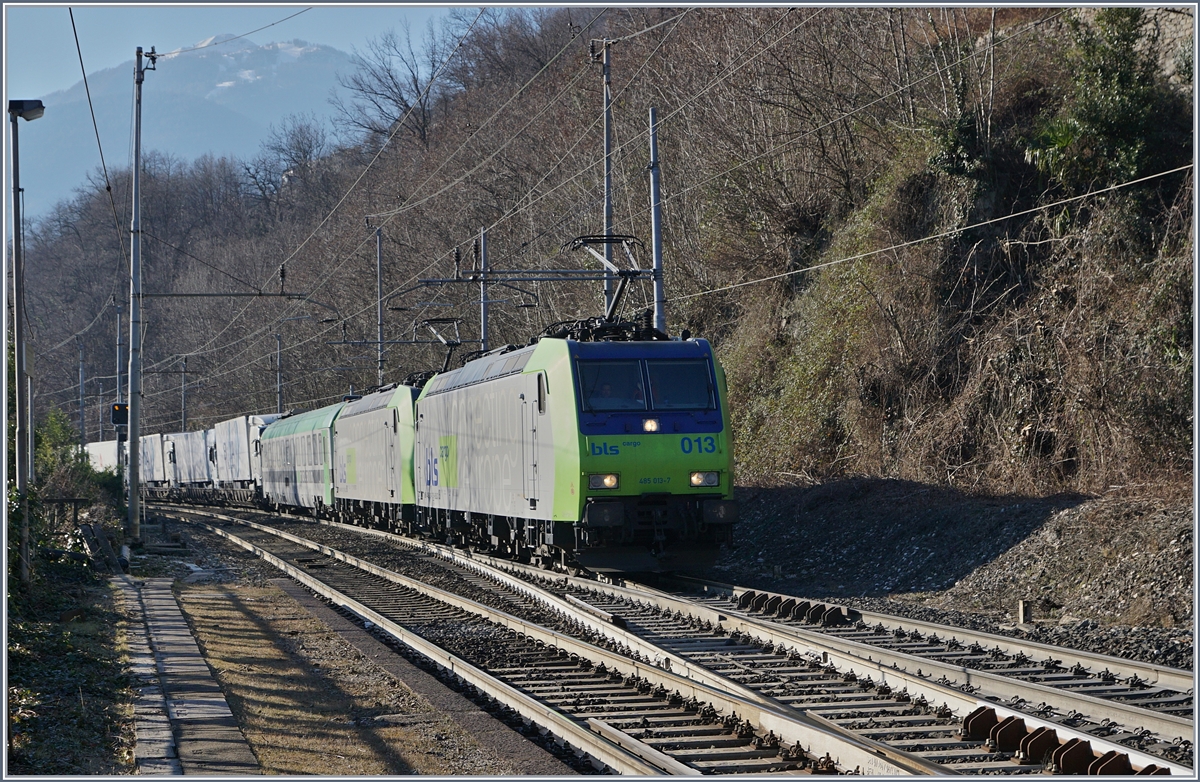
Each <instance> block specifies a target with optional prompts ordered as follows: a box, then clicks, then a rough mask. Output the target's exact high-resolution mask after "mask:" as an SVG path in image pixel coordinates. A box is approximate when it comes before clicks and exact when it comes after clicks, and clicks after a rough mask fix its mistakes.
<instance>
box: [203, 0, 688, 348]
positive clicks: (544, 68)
mask: <svg viewBox="0 0 1200 782" xmlns="http://www.w3.org/2000/svg"><path fill="white" fill-rule="evenodd" d="M603 13H604V12H603V11H601V12H600V13H597V14H596V16H595V17H593V18H592V19H591V21H589V22H588V23H587V24H586V25H584V26H583V28H581V29H582V30H586V29H588V28H589V27H591V26H592V25H593V24H594V23H595V22H596V21H597V20H598V19H599V18H600V17H601V16H602V15H603ZM680 16H682V14H681V15H680ZM478 18H479V17H476V21H478ZM473 24H474V23H473ZM469 33H470V29H468V31H467V33H466V34H464V36H463V39H460V41H459V47H461V45H462V43H463V41H464V40H465V37H466V35H467V34H469ZM576 38H577V36H573V37H572V39H571V40H570V41H568V42H567V43H566V44H564V45H563V46H562V47H560V49H559V50H558V52H556V53H555V55H554V56H553V57H551V58H550V60H549V61H547V62H546V63H545V64H544V65H543V66H542V68H540V69H539V70H538V71H537V73H535V74H534V75H533V76H531V77H530V78H529V79H528V80H526V82H525V83H524V84H522V85H521V87H520V88H518V89H517V90H516V92H514V93H513V94H512V95H511V96H510V97H509V98H508V100H506V101H505V102H504V103H503V104H502V105H501V106H500V107H499V108H498V109H497V110H496V111H495V112H493V113H492V115H491V116H490V117H488V119H487V120H485V121H484V123H482V125H481V126H480V128H479V129H478V130H476V132H475V133H474V134H472V138H474V137H476V136H478V133H479V131H480V130H482V129H483V128H485V127H487V126H488V125H490V124H491V123H492V121H493V120H495V119H496V117H498V116H499V115H500V114H501V113H502V112H503V111H504V110H505V109H506V108H507V107H508V106H509V105H510V104H511V103H512V101H514V100H515V99H516V98H518V97H519V96H520V95H521V94H523V93H524V92H525V90H526V89H527V88H528V87H529V86H530V85H531V84H533V82H534V81H536V80H537V78H538V77H540V76H541V75H542V74H544V73H545V72H546V71H547V69H549V67H550V66H551V65H552V64H553V63H554V62H555V61H556V60H557V59H558V58H559V57H560V56H561V55H562V54H563V53H564V52H566V51H567V50H568V49H569V48H570V47H571V45H572V44H574V42H575V40H576ZM459 47H456V50H457V48H459ZM448 61H449V60H448V59H447V61H446V62H448ZM444 65H445V63H443V66H444ZM441 70H442V69H439V72H440V71H441ZM585 72H586V66H585V67H584V68H582V69H581V70H580V72H579V73H578V74H576V76H575V77H574V78H573V79H572V80H571V82H570V83H569V84H568V85H567V86H566V87H564V88H563V89H562V90H560V91H559V92H558V93H557V94H556V95H555V96H554V97H552V98H551V99H550V100H549V101H548V102H547V103H546V104H545V106H544V107H543V108H542V109H541V110H540V111H539V112H537V114H535V115H534V116H533V117H532V118H531V119H530V120H529V121H528V122H527V123H526V124H525V125H524V126H523V127H522V128H521V129H520V130H518V131H517V132H516V133H514V134H513V135H511V136H510V137H509V138H508V139H507V140H506V141H505V142H504V143H503V144H501V145H500V146H499V147H498V148H497V149H496V150H495V151H493V152H492V154H491V155H489V156H488V157H487V158H485V160H484V161H483V162H481V163H480V164H478V165H476V166H475V167H474V168H472V169H471V170H470V171H468V172H467V173H465V174H463V175H461V176H459V177H458V178H457V179H456V180H455V181H454V182H452V183H451V185H449V186H447V187H443V188H442V189H441V190H439V191H438V192H437V193H435V194H433V195H432V196H429V197H426V198H425V199H422V200H421V202H420V203H424V202H426V201H428V200H429V199H430V198H432V197H435V196H436V195H439V194H441V193H442V192H446V191H447V190H448V189H449V188H450V187H452V186H456V185H457V184H460V183H461V182H463V181H465V180H466V179H467V178H468V177H469V176H470V175H471V174H472V173H474V172H475V171H477V170H478V169H479V168H480V167H482V166H483V165H485V164H486V163H487V162H488V161H490V160H492V159H494V158H495V156H496V155H498V154H499V153H500V152H501V151H502V150H503V149H504V148H505V147H507V146H508V144H510V143H512V141H514V140H515V139H517V138H519V137H520V135H521V134H522V133H524V132H525V130H526V129H527V128H528V127H529V126H530V125H531V124H533V122H534V121H536V120H537V118H538V117H540V116H542V114H544V113H545V112H546V111H548V110H549V109H550V107H551V106H553V105H554V103H555V102H557V101H558V99H559V98H560V97H561V96H562V95H563V94H565V93H566V92H567V91H568V90H569V89H570V87H571V86H573V85H574V84H575V83H576V82H577V81H578V80H579V78H581V77H582V75H583V73H585ZM435 78H436V74H435V76H434V77H431V79H430V82H429V84H428V85H427V86H426V90H428V89H430V88H432V85H433V82H434V79H435ZM471 140H472V139H467V140H466V141H464V142H463V143H462V144H460V145H459V147H458V149H456V150H455V151H454V152H453V153H451V154H450V155H449V156H448V157H447V158H446V159H444V160H443V161H442V163H441V164H440V165H439V166H438V168H437V169H436V170H435V171H434V172H432V173H431V174H429V175H428V176H427V177H426V178H425V180H424V181H423V182H422V183H421V184H420V185H418V186H417V188H415V189H414V191H413V193H412V194H410V196H409V198H410V199H411V198H412V197H413V196H414V195H415V194H416V193H417V192H420V189H421V188H423V187H424V186H425V185H426V184H428V183H429V182H430V181H432V180H433V178H434V177H435V176H436V175H437V173H438V172H440V171H441V169H442V168H443V167H444V166H445V165H446V164H447V163H448V162H449V161H450V160H451V159H453V158H454V157H455V156H456V155H457V154H458V153H459V152H460V151H462V150H463V149H464V148H465V147H466V146H467V145H468V144H469V143H470V141H471ZM377 158H378V156H376V159H377ZM372 162H374V161H372ZM360 179H361V177H360ZM397 214H399V211H393V212H391V213H386V212H385V213H379V214H371V215H367V217H388V218H389V219H388V220H386V221H385V222H384V224H383V226H381V227H384V226H386V225H387V224H388V223H389V222H390V219H391V218H392V217H394V216H395V215H397ZM369 241H370V240H369V238H364V239H363V240H361V241H360V242H359V244H358V245H357V246H356V247H354V248H353V249H352V250H350V251H349V252H347V253H346V254H345V256H344V258H343V260H342V261H340V262H339V263H338V264H337V265H336V266H334V267H333V268H332V269H331V270H330V271H329V272H328V273H327V274H326V275H325V278H324V279H323V280H321V281H320V282H319V283H318V284H317V286H316V287H317V289H320V287H321V286H322V285H324V284H325V282H327V281H328V280H329V279H331V278H332V277H333V275H334V274H336V273H337V272H338V271H339V270H340V269H341V267H342V266H344V265H345V264H346V263H347V262H348V261H349V259H350V258H351V257H353V254H354V253H356V252H358V251H359V250H360V249H362V247H363V246H364V245H365V244H366V243H367V242H369ZM444 257H445V256H444V255H443V256H440V257H439V258H437V259H435V261H434V262H433V263H431V264H429V265H427V266H426V267H425V269H423V270H421V271H420V272H417V276H419V275H420V274H422V273H424V272H425V271H426V270H428V269H429V268H432V266H433V265H434V263H436V262H437V261H440V260H441V259H442V258H444ZM285 263H286V261H285ZM413 279H415V277H414V278H412V279H410V280H408V281H407V282H406V283H404V285H408V284H409V283H411V282H412V281H413ZM397 290H398V289H397ZM310 296H311V292H310ZM366 309H368V308H367V307H364V308H363V310H360V311H358V312H355V313H353V314H352V315H351V316H350V317H353V316H354V315H358V314H361V312H363V311H365V310H366ZM292 311H294V308H293V310H292ZM263 331H264V329H260V330H259V331H258V332H257V333H255V334H253V335H251V338H252V337H253V336H257V335H259V334H261V333H263ZM207 344H211V340H210V343H206V345H205V346H204V347H207ZM234 344H236V343H234ZM243 354H244V351H243V352H242V353H239V354H238V355H243Z"/></svg>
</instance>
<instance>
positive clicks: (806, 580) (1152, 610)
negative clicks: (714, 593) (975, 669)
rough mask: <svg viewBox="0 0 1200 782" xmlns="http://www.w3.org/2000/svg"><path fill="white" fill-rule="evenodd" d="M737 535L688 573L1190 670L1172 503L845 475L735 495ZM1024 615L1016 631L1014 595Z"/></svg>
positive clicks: (1183, 541)
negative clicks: (1028, 616)
mask: <svg viewBox="0 0 1200 782" xmlns="http://www.w3.org/2000/svg"><path fill="white" fill-rule="evenodd" d="M739 500H740V501H741V506H742V518H741V521H740V522H739V524H738V527H737V533H736V537H737V541H736V542H735V543H734V544H733V545H732V546H730V547H728V548H727V549H725V550H723V551H722V555H721V557H720V559H719V560H718V562H717V563H716V565H715V566H714V567H712V568H711V569H708V570H706V571H704V572H702V573H698V574H697V575H702V576H704V577H707V578H711V579H714V580H717V581H724V582H727V583H733V584H739V585H743V586H750V587H757V588H760V589H768V590H772V591H777V592H785V593H789V594H796V595H802V596H805V597H809V598H815V599H821V600H825V601H830V602H835V603H840V604H844V605H850V606H853V607H856V608H860V609H863V610H871V611H878V612H883V613H891V614H899V615H902V616H911V617H913V618H918V619H923V620H926V621H932V622H941V623H943V624H950V625H961V626H964V627H972V628H975V629H980V630H987V631H990V632H999V633H1002V634H1007V635H1012V636H1016V637H1021V638H1026V639H1030V640H1036V641H1041V642H1043V643H1050V644H1057V645H1063V646H1070V647H1074V648H1078V649H1083V650H1087V651H1093V652H1100V653H1104V654H1111V655H1114V656H1118V657H1124V658H1128V659H1136V660H1141V661H1144V662H1152V663H1157V664H1160V665H1167V666H1170V667H1173V668H1183V669H1186V670H1192V669H1193V623H1194V613H1193V601H1194V595H1193V580H1192V568H1193V559H1192V545H1193V536H1192V527H1193V524H1192V503H1191V497H1190V494H1188V495H1186V496H1170V495H1168V496H1164V497H1128V496H1105V497H1099V498H1089V497H1084V496H1080V495H1059V496H1055V497H1048V498H1027V497H1012V496H1009V497H987V496H971V495H967V494H963V493H961V492H957V491H955V490H953V489H947V488H942V487H935V486H927V485H923V484H916V483H912V482H907V481H899V480H889V479H874V478H855V479H848V480H844V481H837V482H833V483H828V484H822V485H818V486H812V487H806V488H791V487H789V488H750V489H743V490H739ZM1018 600H1025V601H1027V604H1028V605H1029V606H1030V607H1031V609H1032V622H1031V623H1029V624H1026V625H1022V626H1020V627H1015V626H1014V625H1015V624H1016V608H1017V601H1018Z"/></svg>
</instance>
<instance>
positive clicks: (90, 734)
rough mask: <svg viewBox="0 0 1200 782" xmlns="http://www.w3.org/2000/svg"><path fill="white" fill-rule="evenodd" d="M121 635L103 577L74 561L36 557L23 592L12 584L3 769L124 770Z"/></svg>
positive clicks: (127, 683) (125, 691)
mask: <svg viewBox="0 0 1200 782" xmlns="http://www.w3.org/2000/svg"><path fill="white" fill-rule="evenodd" d="M76 609H79V614H78V616H76V617H74V618H71V619H69V620H68V621H62V619H63V618H64V614H66V615H67V616H70V614H68V612H74V611H75V610H76ZM123 638H124V618H123V616H122V615H121V613H120V612H119V610H118V607H117V603H116V600H115V597H114V594H113V592H112V590H111V589H110V587H109V585H108V583H107V582H106V581H105V580H104V579H103V578H102V577H100V576H98V575H97V574H95V573H94V572H93V571H91V570H89V569H87V568H85V567H83V566H81V565H79V564H77V563H69V562H60V563H39V566H38V570H37V576H36V578H35V580H34V583H33V585H32V588H31V589H30V590H29V591H28V592H26V591H24V590H22V589H20V588H16V587H13V586H11V585H10V590H9V621H8V720H9V723H8V724H9V731H8V737H9V741H8V771H9V773H10V774H39V775H52V776H58V775H66V774H129V773H132V770H133V741H134V735H133V728H132V725H133V723H132V720H133V706H132V702H133V683H132V679H131V678H130V677H129V675H128V673H127V669H126V666H125V659H124V653H123V651H122V649H123V643H124V641H123Z"/></svg>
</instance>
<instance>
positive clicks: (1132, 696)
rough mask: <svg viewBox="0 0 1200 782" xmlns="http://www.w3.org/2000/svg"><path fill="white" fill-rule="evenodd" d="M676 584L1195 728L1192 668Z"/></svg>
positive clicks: (703, 597) (699, 595) (693, 595)
mask: <svg viewBox="0 0 1200 782" xmlns="http://www.w3.org/2000/svg"><path fill="white" fill-rule="evenodd" d="M672 581H674V582H676V583H678V584H680V585H681V587H682V588H681V589H679V590H669V591H670V592H671V593H674V594H677V595H679V596H681V597H688V598H690V599H692V600H696V601H697V602H701V603H705V604H707V605H711V606H713V607H716V608H720V609H724V610H731V611H736V612H738V613H741V614H743V615H746V616H754V617H758V618H763V619H767V620H769V621H772V622H776V623H779V624H782V625H785V626H792V627H803V628H806V629H814V630H817V631H818V632H822V633H825V634H828V635H830V636H832V637H836V638H842V639H848V640H854V641H859V642H862V643H866V644H869V645H871V646H876V647H879V648H881V649H885V650H892V651H903V652H906V653H908V654H912V655H915V656H918V657H927V658H930V659H933V660H938V661H941V662H948V663H952V664H954V665H956V666H960V667H962V668H969V669H971V670H974V671H981V672H987V673H995V674H998V675H1000V676H1002V677H1005V678H1018V679H1023V680H1025V681H1029V682H1034V683H1037V684H1042V685H1045V686H1047V687H1050V688H1053V689H1059V690H1064V691H1068V692H1074V693H1081V694H1084V695H1088V696H1091V697H1093V698H1099V699H1103V700H1111V701H1116V702H1119V703H1123V704H1126V705H1129V706H1136V707H1140V708H1142V709H1146V710H1149V711H1152V712H1155V713H1158V714H1164V715H1171V716H1176V717H1181V718H1183V719H1184V720H1185V721H1186V722H1181V723H1179V725H1180V728H1181V729H1188V730H1190V727H1191V726H1190V722H1191V717H1192V714H1193V712H1194V709H1195V701H1194V692H1193V690H1194V687H1195V676H1194V674H1193V673H1192V672H1191V671H1182V670H1178V669H1174V668H1167V667H1164V666H1161V665H1153V664H1150V663H1142V662H1138V661H1136V660H1127V659H1123V658H1119V657H1112V656H1109V655H1103V654H1094V653H1091V652H1083V651H1078V650H1073V649H1066V648H1063V647H1057V646H1050V645H1048V644H1042V643H1037V642H1033V641H1025V640H1022V639H1017V638H1011V637H1008V636H1004V635H998V634H994V633H985V632H980V631H977V630H970V629H963V628H958V627H949V626H946V625H941V624H935V623H932V622H922V621H918V620H914V619H908V618H902V617H896V616H890V615H887V614H880V613H874V612H870V611H859V610H857V609H851V608H847V607H844V606H839V605H833V604H829V603H824V602H822V601H814V600H806V599H804V598H799V597H794V596H789V595H783V594H779V593H774V592H767V591H764V590H755V589H749V588H746V587H737V586H730V585H726V584H719V583H717V582H711V581H703V580H700V579H691V578H674V579H672ZM1165 724H1166V725H1167V726H1170V725H1171V724H1173V723H1172V722H1170V721H1167V722H1166V723H1165ZM1181 735H1182V734H1181Z"/></svg>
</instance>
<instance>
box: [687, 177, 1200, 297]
mask: <svg viewBox="0 0 1200 782" xmlns="http://www.w3.org/2000/svg"><path fill="white" fill-rule="evenodd" d="M1192 165H1193V164H1191V163H1188V164H1187V165H1186V166H1180V167H1178V168H1173V169H1171V170H1170V171H1161V172H1159V173H1157V174H1150V175H1149V176H1144V177H1141V178H1139V179H1134V180H1132V181H1129V182H1122V183H1120V184H1117V185H1111V186H1109V187H1105V188H1101V189H1100V190H1092V191H1090V192H1087V193H1084V194H1083V195H1078V196H1072V197H1071V198H1064V199H1061V200H1059V201H1055V202H1054V203H1050V204H1043V205H1042V206H1035V207H1032V208H1030V209H1025V210H1022V211H1020V212H1013V213H1011V214H1007V215H1004V216H1002V217H994V218H992V219H991V220H983V221H980V222H978V223H972V224H971V225H965V226H963V227H961V228H953V229H951V230H949V231H943V232H941V233H937V234H932V235H931V236H923V237H921V238H920V239H913V240H911V241H908V242H901V243H900V244H893V245H891V246H890V247H881V248H879V249H878V250H868V251H867V252H862V253H857V254H856V255H850V256H847V257H845V258H838V259H836V260H833V261H825V262H824V263H818V264H814V265H813V266H807V267H805V268H803V269H794V270H792V271H789V272H783V273H781V274H772V275H771V276H769V277H760V278H759V279H756V280H746V281H745V282H737V283H733V284H732V285H724V286H722V287H720V288H711V289H709V290H706V291H700V292H699V293H688V294H685V295H682V296H673V297H671V298H669V299H667V301H683V300H685V299H694V298H697V297H699V296H707V295H709V294H710V293H720V292H722V291H728V290H733V289H734V288H744V287H746V286H747V285H757V284H759V283H763V282H770V281H771V280H780V279H783V278H785V277H791V276H793V275H796V274H804V273H805V272H811V271H815V270H817V269H824V268H826V267H829V266H836V265H838V264H842V263H848V262H850V261H857V260H859V259H861V258H869V257H871V256H873V255H879V254H881V253H887V252H892V251H894V250H902V249H904V248H905V247H912V246H913V245H917V244H924V243H925V242H932V241H934V240H935V239H945V238H946V237H949V236H955V235H957V234H961V233H965V232H966V231H973V230H975V229H976V228H982V227H984V226H986V225H993V224H995V223H1002V222H1004V221H1006V220H1011V219H1013V218H1014V217H1023V216H1025V215H1028V214H1033V213H1034V212H1042V211H1045V210H1047V209H1054V208H1056V207H1060V206H1064V205H1066V204H1071V203H1074V202H1076V201H1081V200H1083V199H1085V198H1091V197H1092V196H1097V195H1100V194H1102V193H1109V192H1112V191H1114V190H1120V189H1122V188H1126V187H1132V186H1133V185H1139V184H1142V183H1143V182H1149V181H1150V180H1152V179H1158V178H1159V177H1164V176H1170V175H1171V174H1178V173H1179V172H1181V171H1187V170H1188V169H1190V168H1192ZM763 257H765V256H760V258H763Z"/></svg>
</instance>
